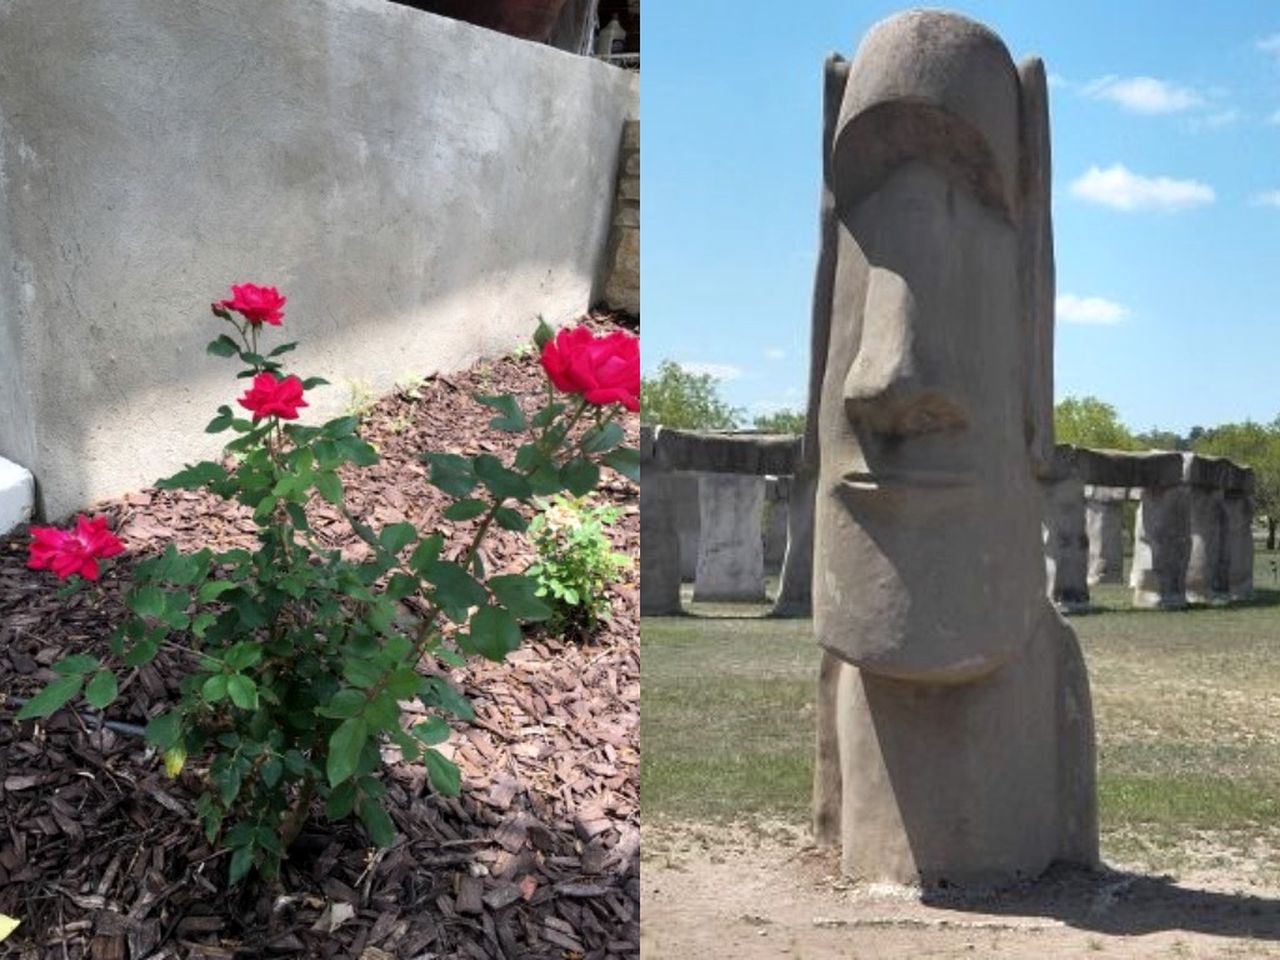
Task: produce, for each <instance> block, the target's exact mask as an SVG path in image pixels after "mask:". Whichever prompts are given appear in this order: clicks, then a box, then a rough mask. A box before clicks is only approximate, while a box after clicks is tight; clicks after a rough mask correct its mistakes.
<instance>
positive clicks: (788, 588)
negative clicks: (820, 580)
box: [772, 469, 817, 618]
mask: <svg viewBox="0 0 1280 960" xmlns="http://www.w3.org/2000/svg"><path fill="white" fill-rule="evenodd" d="M816 480H817V478H816V477H815V475H814V473H813V471H811V470H808V469H804V470H801V471H800V472H799V473H796V474H794V475H793V476H792V478H791V495H790V497H789V498H788V502H787V555H786V556H785V557H784V558H783V561H782V574H781V576H780V578H779V580H778V597H777V599H776V600H775V601H774V604H773V611H772V614H773V616H775V617H788V618H791V617H796V618H798V617H808V616H811V615H812V613H813V498H814V493H815V487H814V484H815V482H816Z"/></svg>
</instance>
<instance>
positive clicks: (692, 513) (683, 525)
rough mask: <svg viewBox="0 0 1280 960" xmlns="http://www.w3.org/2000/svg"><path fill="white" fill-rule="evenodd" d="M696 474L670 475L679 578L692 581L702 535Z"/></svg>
mask: <svg viewBox="0 0 1280 960" xmlns="http://www.w3.org/2000/svg"><path fill="white" fill-rule="evenodd" d="M698 482H699V481H698V474H696V473H676V474H673V475H672V477H671V484H672V496H673V497H674V498H675V505H676V535H677V536H679V538H680V579H681V580H687V581H689V582H690V583H692V582H693V578H694V577H695V576H696V575H697V571H698V541H699V540H700V539H701V537H702V507H701V506H700V504H699V500H698Z"/></svg>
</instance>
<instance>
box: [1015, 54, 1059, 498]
mask: <svg viewBox="0 0 1280 960" xmlns="http://www.w3.org/2000/svg"><path fill="white" fill-rule="evenodd" d="M1018 81H1019V87H1020V88H1021V97H1020V113H1021V117H1020V128H1021V150H1022V156H1021V162H1020V165H1019V166H1020V170H1019V178H1020V180H1021V183H1020V184H1019V187H1020V190H1019V194H1020V196H1019V199H1020V201H1021V202H1020V204H1019V207H1020V209H1019V211H1018V216H1019V231H1020V245H1019V246H1020V260H1021V263H1020V267H1021V269H1020V274H1021V277H1022V316H1023V324H1024V329H1023V331H1022V334H1023V336H1022V343H1023V371H1024V376H1023V397H1024V407H1023V409H1024V417H1025V420H1024V422H1025V433H1026V439H1027V446H1028V448H1029V450H1030V454H1031V462H1032V465H1033V467H1034V468H1035V470H1036V472H1037V473H1039V474H1043V473H1044V472H1045V471H1046V470H1048V469H1049V467H1050V464H1051V462H1052V460H1053V314H1054V273H1053V219H1052V212H1051V209H1050V193H1049V188H1050V183H1051V176H1050V162H1049V87H1048V83H1047V82H1046V80H1045V73H1044V62H1043V61H1042V60H1040V58H1039V57H1032V58H1030V59H1028V60H1025V61H1023V63H1022V64H1021V65H1019V67H1018Z"/></svg>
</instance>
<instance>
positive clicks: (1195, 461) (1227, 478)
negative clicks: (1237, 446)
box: [1182, 453, 1254, 493]
mask: <svg viewBox="0 0 1280 960" xmlns="http://www.w3.org/2000/svg"><path fill="white" fill-rule="evenodd" d="M1182 457H1183V479H1184V481H1185V482H1186V483H1189V484H1191V485H1192V486H1193V487H1207V488H1209V489H1213V490H1220V491H1222V492H1223V493H1227V492H1230V493H1253V482H1254V481H1253V471H1252V470H1250V469H1249V468H1248V467H1241V466H1238V465H1237V464H1235V463H1232V462H1231V461H1230V460H1227V459H1225V458H1223V457H1205V456H1201V455H1200V454H1196V453H1184V454H1183V455H1182Z"/></svg>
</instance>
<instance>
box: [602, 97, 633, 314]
mask: <svg viewBox="0 0 1280 960" xmlns="http://www.w3.org/2000/svg"><path fill="white" fill-rule="evenodd" d="M604 299H605V303H607V304H608V305H609V306H611V307H613V308H614V309H617V310H625V311H627V313H631V314H635V315H636V316H639V315H640V121H639V120H629V121H628V122H627V125H626V127H625V128H624V131H623V134H622V154H621V156H620V157H619V160H618V196H617V200H616V203H615V204H614V209H613V228H612V229H611V230H610V232H609V278H608V280H607V281H606V282H605V288H604Z"/></svg>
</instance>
